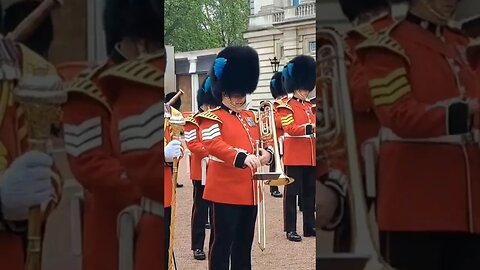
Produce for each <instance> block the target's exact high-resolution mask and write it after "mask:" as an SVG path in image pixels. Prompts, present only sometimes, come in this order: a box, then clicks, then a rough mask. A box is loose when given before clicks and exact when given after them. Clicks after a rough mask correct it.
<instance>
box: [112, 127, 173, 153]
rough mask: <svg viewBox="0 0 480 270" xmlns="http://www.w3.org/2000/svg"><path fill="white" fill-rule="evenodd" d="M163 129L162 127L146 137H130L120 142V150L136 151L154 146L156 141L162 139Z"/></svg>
mask: <svg viewBox="0 0 480 270" xmlns="http://www.w3.org/2000/svg"><path fill="white" fill-rule="evenodd" d="M163 136H164V131H163V129H159V130H158V131H156V132H155V133H153V134H151V135H150V136H148V138H138V139H130V140H125V141H122V142H121V145H120V147H121V152H122V153H125V152H129V151H138V150H148V149H151V148H152V147H153V146H155V145H156V144H157V143H160V142H162V141H163V139H164V138H163Z"/></svg>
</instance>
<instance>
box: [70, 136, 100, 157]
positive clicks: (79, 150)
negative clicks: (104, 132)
mask: <svg viewBox="0 0 480 270" xmlns="http://www.w3.org/2000/svg"><path fill="white" fill-rule="evenodd" d="M101 145H102V137H101V136H99V137H98V138H96V139H93V140H91V141H88V142H86V143H84V144H82V145H80V146H77V147H75V146H71V145H65V150H66V152H67V153H68V154H70V155H72V156H74V157H78V156H80V155H81V154H83V153H85V152H87V151H89V150H92V149H94V148H96V147H99V146H101Z"/></svg>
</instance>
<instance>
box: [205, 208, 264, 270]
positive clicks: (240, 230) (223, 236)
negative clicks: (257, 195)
mask: <svg viewBox="0 0 480 270" xmlns="http://www.w3.org/2000/svg"><path fill="white" fill-rule="evenodd" d="M211 211H212V220H211V226H212V232H213V236H212V235H211V236H210V237H211V239H213V241H210V244H211V246H210V253H209V254H208V269H209V270H229V269H231V270H250V269H252V244H253V238H254V235H255V221H256V219H257V206H249V205H232V204H223V203H215V202H213V203H212V205H211ZM230 265H231V268H230Z"/></svg>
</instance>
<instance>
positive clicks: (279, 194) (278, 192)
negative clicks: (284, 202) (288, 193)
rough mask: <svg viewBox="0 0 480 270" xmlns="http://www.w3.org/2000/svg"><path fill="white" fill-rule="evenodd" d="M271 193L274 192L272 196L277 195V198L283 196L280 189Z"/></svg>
mask: <svg viewBox="0 0 480 270" xmlns="http://www.w3.org/2000/svg"><path fill="white" fill-rule="evenodd" d="M270 194H272V196H273V197H275V198H282V197H283V195H282V193H281V192H280V191H278V190H275V191H272V192H271V193H270Z"/></svg>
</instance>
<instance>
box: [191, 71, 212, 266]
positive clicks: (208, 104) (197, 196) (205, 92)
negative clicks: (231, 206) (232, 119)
mask: <svg viewBox="0 0 480 270" xmlns="http://www.w3.org/2000/svg"><path fill="white" fill-rule="evenodd" d="M219 103H220V101H219V100H217V99H216V98H215V97H214V96H213V94H212V91H211V79H210V77H207V78H206V79H205V80H204V81H203V83H202V87H201V88H200V89H198V92H197V104H198V110H199V112H198V113H196V114H193V115H190V116H189V117H188V118H187V119H186V124H185V141H186V143H187V148H188V149H189V150H190V152H191V153H192V154H191V161H190V178H191V179H192V183H193V207H192V219H191V226H192V228H191V230H192V250H193V257H194V258H195V259H196V260H205V259H206V256H205V253H204V251H203V245H204V242H205V224H207V221H208V213H209V204H210V203H209V202H208V201H206V200H204V199H203V193H204V189H205V186H204V185H205V184H204V183H202V180H203V179H202V160H203V159H205V158H208V152H207V150H206V149H205V147H204V146H203V144H202V134H201V130H200V126H199V124H198V122H197V120H196V118H197V116H198V114H200V113H202V112H206V111H208V110H210V109H213V108H215V107H216V106H218V105H219Z"/></svg>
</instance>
